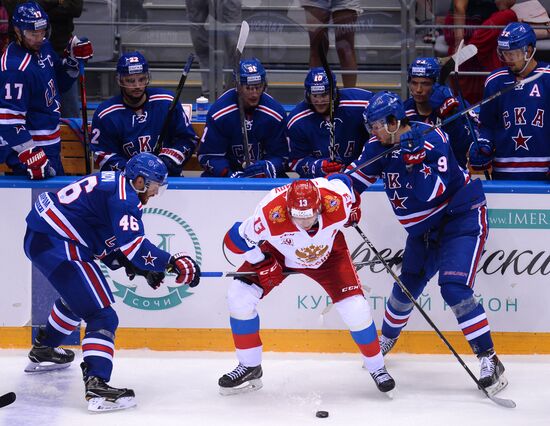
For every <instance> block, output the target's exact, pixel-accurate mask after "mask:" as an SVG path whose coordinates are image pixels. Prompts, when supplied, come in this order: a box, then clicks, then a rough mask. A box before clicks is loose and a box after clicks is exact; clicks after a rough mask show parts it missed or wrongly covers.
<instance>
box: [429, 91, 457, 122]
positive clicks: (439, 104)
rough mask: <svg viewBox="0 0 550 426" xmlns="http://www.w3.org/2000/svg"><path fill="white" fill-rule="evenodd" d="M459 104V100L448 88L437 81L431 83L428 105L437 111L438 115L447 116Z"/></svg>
mask: <svg viewBox="0 0 550 426" xmlns="http://www.w3.org/2000/svg"><path fill="white" fill-rule="evenodd" d="M459 105H460V102H459V101H458V99H457V98H455V96H454V95H453V92H452V91H451V89H450V88H448V87H447V86H443V85H441V84H438V83H436V84H434V85H433V89H432V94H431V95H430V106H431V107H432V108H433V109H434V110H436V111H437V115H438V116H439V117H441V118H445V117H448V116H449V115H451V114H452V113H453V111H454V110H455V108H456V107H458V106H459Z"/></svg>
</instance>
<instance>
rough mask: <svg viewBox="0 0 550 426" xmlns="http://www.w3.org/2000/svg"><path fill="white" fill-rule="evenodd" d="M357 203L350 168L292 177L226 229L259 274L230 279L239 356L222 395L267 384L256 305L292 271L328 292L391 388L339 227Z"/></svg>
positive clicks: (376, 373) (354, 215) (229, 242)
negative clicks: (348, 173)
mask: <svg viewBox="0 0 550 426" xmlns="http://www.w3.org/2000/svg"><path fill="white" fill-rule="evenodd" d="M359 203H360V200H359V199H356V198H355V196H354V193H353V191H352V189H351V180H350V178H349V177H348V176H346V175H343V174H333V175H331V176H329V177H328V178H317V179H313V180H295V181H293V182H292V183H291V184H289V185H285V186H282V187H279V188H275V189H273V190H271V191H270V192H269V194H268V195H266V196H265V197H264V199H263V200H262V201H260V203H259V205H258V206H257V207H256V210H255V212H254V214H253V215H252V216H250V217H249V218H248V219H246V220H245V221H244V222H236V223H235V224H234V225H233V226H232V227H231V229H230V230H229V231H228V232H227V234H226V236H225V239H224V243H225V244H226V246H227V248H228V249H229V250H230V251H231V252H233V253H237V254H241V255H242V256H243V258H244V260H245V262H244V263H243V265H242V266H241V267H240V268H239V271H242V272H255V273H256V275H252V276H246V277H241V278H237V279H235V280H234V281H232V283H231V284H230V285H229V290H228V295H227V301H228V306H229V315H230V324H231V330H232V333H233V340H234V343H235V347H236V353H237V359H238V361H239V364H238V366H237V367H236V368H235V369H234V370H233V371H231V372H229V373H227V374H224V375H223V376H222V377H221V378H220V379H219V386H220V393H221V394H222V395H231V394H235V393H240V392H244V391H248V390H257V389H259V388H261V387H262V381H261V377H262V367H261V362H262V341H261V339H260V318H259V315H258V312H257V310H256V306H257V304H258V302H259V301H260V299H262V298H265V297H266V296H267V295H268V294H269V293H270V292H271V291H272V290H273V289H274V288H275V287H276V286H278V285H279V284H281V283H282V282H283V280H284V279H285V272H287V271H298V272H300V273H302V274H304V275H306V276H308V277H309V278H311V279H313V280H314V281H315V282H317V283H318V284H319V285H320V286H321V287H322V288H323V289H324V290H325V291H326V292H327V293H328V295H329V296H330V297H331V299H332V301H333V303H334V306H335V308H336V310H337V311H338V313H339V314H340V316H341V317H342V319H343V321H344V323H345V324H346V325H347V326H348V328H349V330H350V332H351V336H352V338H353V340H354V341H355V343H356V344H357V346H358V348H359V350H360V352H361V354H362V358H363V363H364V366H365V367H366V369H367V370H368V371H369V372H370V374H371V376H372V378H373V379H374V381H375V383H376V386H377V387H378V389H379V390H380V391H381V392H389V391H390V390H392V389H393V387H394V386H395V382H394V380H393V378H392V377H391V376H390V375H389V374H388V372H387V371H386V368H385V366H384V359H383V356H382V353H381V352H380V346H379V343H378V337H377V334H376V327H375V325H374V322H373V320H372V316H371V312H370V308H369V304H368V302H367V300H366V299H365V297H364V295H363V291H362V287H361V284H360V282H359V279H358V277H357V273H356V272H355V269H354V266H353V263H352V259H351V256H350V253H349V250H348V247H347V244H346V241H345V239H344V235H343V234H342V232H341V230H342V228H343V227H344V226H345V225H346V224H351V223H354V222H356V221H357V220H359V217H360V206H359Z"/></svg>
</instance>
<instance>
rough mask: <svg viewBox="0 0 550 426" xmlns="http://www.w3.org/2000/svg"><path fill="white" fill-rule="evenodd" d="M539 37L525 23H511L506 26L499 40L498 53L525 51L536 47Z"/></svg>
mask: <svg viewBox="0 0 550 426" xmlns="http://www.w3.org/2000/svg"><path fill="white" fill-rule="evenodd" d="M536 45H537V37H536V35H535V32H534V31H533V28H531V26H530V25H529V24H526V23H525V22H511V23H510V24H508V25H506V27H504V29H503V30H502V32H501V33H500V35H499V36H498V40H497V51H499V52H500V51H505V50H516V49H524V50H527V46H533V47H536Z"/></svg>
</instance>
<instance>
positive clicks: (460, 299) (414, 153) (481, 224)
mask: <svg viewBox="0 0 550 426" xmlns="http://www.w3.org/2000/svg"><path fill="white" fill-rule="evenodd" d="M364 115H365V124H366V126H367V128H368V130H369V133H370V134H371V135H373V137H372V138H371V139H370V140H369V142H368V143H367V144H366V145H365V148H364V150H363V153H362V154H361V156H360V157H359V159H358V160H357V164H358V165H359V164H362V163H364V162H366V161H368V160H369V159H370V158H373V157H374V156H375V155H377V154H379V153H381V152H382V151H384V150H386V149H388V147H390V146H394V147H395V148H396V150H395V151H393V152H392V153H391V154H387V155H386V156H384V157H382V158H381V159H379V160H377V161H375V162H373V163H372V164H370V165H366V166H364V167H362V168H361V169H359V170H357V171H355V172H353V173H352V175H351V176H352V178H353V180H354V186H355V188H356V189H357V190H358V191H359V192H362V191H363V190H365V189H366V188H368V187H369V186H370V185H371V184H373V183H374V182H375V181H376V179H377V178H379V177H380V178H382V180H383V183H384V188H385V191H386V195H387V197H388V199H389V201H390V203H391V206H392V208H393V211H394V213H395V215H396V217H397V219H398V220H399V222H400V223H401V224H402V225H403V226H404V228H405V230H406V231H407V233H408V236H407V241H406V245H405V250H404V253H403V265H402V272H401V275H400V279H401V281H402V282H403V284H404V285H405V286H406V288H407V289H408V290H409V291H410V292H411V294H412V295H413V296H414V297H415V298H418V297H419V296H420V295H421V293H422V290H423V289H424V288H425V286H426V284H427V283H428V280H430V279H431V278H432V277H433V276H434V275H435V274H436V273H437V272H439V278H438V284H439V287H440V291H441V295H442V297H443V300H444V301H445V302H446V303H447V304H448V305H449V306H450V308H451V310H452V312H453V313H454V315H455V317H456V319H457V321H458V325H459V327H460V329H461V330H462V332H463V334H464V337H465V338H466V340H467V341H468V343H469V344H470V346H471V348H472V351H473V352H474V354H476V355H477V357H478V359H479V361H480V364H481V375H480V379H479V381H480V383H481V384H482V386H483V387H484V388H487V391H488V392H493V393H496V392H498V391H499V390H501V389H502V388H503V387H504V386H506V384H507V381H506V379H505V377H504V376H503V375H502V374H503V372H504V366H503V365H502V363H501V361H500V360H499V358H498V357H497V355H496V353H495V350H494V348H493V341H492V339H491V332H490V328H489V322H488V319H487V315H486V314H485V310H484V309H483V306H482V305H481V304H480V303H479V302H478V301H476V300H475V299H474V291H473V286H474V281H475V276H476V271H477V266H478V262H479V259H480V257H481V254H482V252H483V247H484V244H485V241H486V239H487V233H488V222H487V206H486V200H485V194H484V192H483V187H482V185H481V181H480V180H479V179H476V180H473V181H472V180H471V179H470V176H469V175H468V173H467V172H466V171H464V169H462V168H461V167H460V166H459V165H458V163H457V161H456V159H455V157H454V155H453V153H452V150H451V149H450V145H449V143H448V141H447V138H446V136H445V133H444V132H442V131H441V130H439V129H438V130H434V131H431V132H429V133H427V134H424V132H425V130H426V129H429V127H430V126H429V125H428V124H425V123H419V122H414V121H412V122H409V120H408V118H407V117H406V115H405V108H404V105H403V102H402V101H401V99H400V98H399V97H398V96H397V95H396V94H394V93H391V92H380V93H377V94H376V95H375V96H373V98H372V99H371V102H370V104H369V106H368V107H367V108H366V109H365V113H364ZM352 166H355V165H354V164H353V163H352V165H351V166H350V168H351V167H352ZM412 310H413V303H412V302H411V301H410V300H409V299H408V298H407V296H406V295H405V293H403V292H402V291H401V289H400V287H399V286H398V285H397V284H396V283H395V284H394V286H393V290H392V292H391V294H390V296H389V298H388V301H387V304H386V312H385V315H384V321H383V324H382V335H381V337H380V347H381V348H382V352H383V353H384V354H387V353H388V352H389V351H390V350H391V349H392V347H393V346H394V345H395V343H396V341H397V339H398V337H399V334H400V333H401V330H402V329H403V328H404V327H405V326H406V324H407V321H408V319H409V317H410V315H411V313H412Z"/></svg>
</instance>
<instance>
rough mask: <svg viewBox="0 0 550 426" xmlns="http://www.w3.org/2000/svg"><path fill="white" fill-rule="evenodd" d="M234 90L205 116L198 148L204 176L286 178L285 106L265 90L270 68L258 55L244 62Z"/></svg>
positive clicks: (218, 101) (215, 103)
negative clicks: (246, 150) (265, 66)
mask: <svg viewBox="0 0 550 426" xmlns="http://www.w3.org/2000/svg"><path fill="white" fill-rule="evenodd" d="M235 84H236V87H235V88H234V89H230V90H228V91H227V92H225V93H224V94H223V95H221V96H220V97H219V98H218V99H217V100H216V102H214V104H213V105H212V106H211V107H210V109H209V111H208V114H207V115H206V126H205V128H204V132H203V134H202V139H201V145H200V146H199V153H198V157H199V162H200V164H201V167H202V168H203V169H204V172H203V174H202V176H207V177H208V176H214V177H224V176H226V177H232V178H244V177H252V178H260V177H265V178H277V177H286V168H287V163H288V143H287V141H286V136H285V117H286V113H285V110H284V108H283V106H282V105H281V104H280V103H279V102H277V101H276V100H275V99H273V98H272V97H271V96H270V95H268V94H267V92H266V89H267V79H266V72H265V69H264V67H263V65H262V63H261V62H260V61H259V60H258V59H256V58H252V59H245V60H242V61H240V63H239V69H238V75H235ZM239 98H240V101H241V102H242V106H243V109H244V115H245V117H244V125H245V127H246V132H247V135H248V148H249V154H250V160H251V164H245V163H246V158H245V153H244V142H243V134H242V126H241V119H240V113H239V106H238V103H239Z"/></svg>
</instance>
